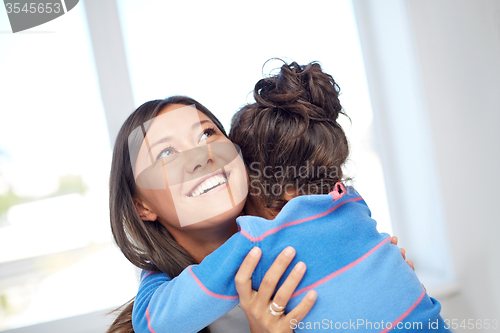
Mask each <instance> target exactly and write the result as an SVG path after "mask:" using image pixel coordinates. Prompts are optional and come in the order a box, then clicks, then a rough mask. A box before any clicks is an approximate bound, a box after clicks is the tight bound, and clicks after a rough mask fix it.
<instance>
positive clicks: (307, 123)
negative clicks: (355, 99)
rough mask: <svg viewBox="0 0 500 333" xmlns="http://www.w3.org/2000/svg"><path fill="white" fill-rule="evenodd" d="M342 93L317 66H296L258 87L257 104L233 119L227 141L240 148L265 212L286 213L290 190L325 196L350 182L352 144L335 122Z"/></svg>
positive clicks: (252, 188) (286, 67)
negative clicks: (347, 169) (345, 168)
mask: <svg viewBox="0 0 500 333" xmlns="http://www.w3.org/2000/svg"><path fill="white" fill-rule="evenodd" d="M339 91H340V89H339V86H338V85H337V83H336V82H335V81H334V80H333V78H332V76H331V75H329V74H327V73H325V72H323V71H322V69H321V66H320V65H319V64H318V63H315V62H313V63H310V64H307V65H305V66H300V65H299V64H297V63H296V62H293V63H291V64H285V65H283V66H282V67H281V69H280V71H279V73H276V74H274V75H272V76H269V77H266V78H264V79H262V80H260V81H259V82H257V84H256V85H255V88H254V98H255V103H251V104H247V105H245V106H243V107H242V108H241V109H240V110H239V111H238V112H237V113H236V114H235V115H234V116H233V119H232V122H231V133H230V135H229V139H230V140H231V141H232V142H233V143H235V144H237V145H238V146H240V148H241V152H242V154H243V160H244V161H245V163H246V165H247V171H248V175H249V178H250V194H251V195H255V196H259V197H260V199H259V200H261V202H262V204H264V205H265V206H266V207H268V208H281V207H283V205H284V204H285V203H286V200H287V199H286V198H285V193H284V191H287V189H290V188H291V189H292V194H294V195H303V194H327V193H330V192H331V191H332V190H333V189H334V188H335V184H336V183H337V182H339V181H342V180H343V179H344V180H345V179H346V178H344V176H343V173H342V165H343V164H344V162H345V161H346V159H347V157H348V155H349V143H348V141H347V137H346V135H345V133H344V130H343V129H342V127H341V126H340V124H339V123H338V122H337V118H338V116H339V114H344V115H345V113H344V111H343V110H342V106H341V105H340V101H339V98H338V97H339ZM280 170H281V171H280Z"/></svg>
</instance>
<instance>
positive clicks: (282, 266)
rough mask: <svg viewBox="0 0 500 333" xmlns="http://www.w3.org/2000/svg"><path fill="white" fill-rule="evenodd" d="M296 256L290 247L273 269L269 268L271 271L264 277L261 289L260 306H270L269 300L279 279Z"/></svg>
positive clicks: (281, 254)
mask: <svg viewBox="0 0 500 333" xmlns="http://www.w3.org/2000/svg"><path fill="white" fill-rule="evenodd" d="M294 256H295V249H294V248H293V247H291V246H288V247H287V248H285V249H284V250H283V251H281V253H280V254H279V255H278V257H276V260H274V262H273V264H272V265H271V267H269V270H268V271H267V272H266V274H265V275H264V278H263V279H262V282H261V284H260V287H259V292H258V295H259V296H258V298H259V305H260V306H266V305H268V304H269V300H270V299H271V295H272V294H273V293H274V290H275V289H276V285H277V284H278V281H279V279H280V278H281V276H282V275H283V273H284V272H285V270H286V269H287V267H288V265H290V262H292V259H293V257H294Z"/></svg>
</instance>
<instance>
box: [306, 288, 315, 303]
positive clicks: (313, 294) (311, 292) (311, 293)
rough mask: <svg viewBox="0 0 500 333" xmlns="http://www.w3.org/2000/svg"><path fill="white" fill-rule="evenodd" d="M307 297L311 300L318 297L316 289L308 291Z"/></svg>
mask: <svg viewBox="0 0 500 333" xmlns="http://www.w3.org/2000/svg"><path fill="white" fill-rule="evenodd" d="M306 297H307V299H310V300H311V301H312V300H313V299H315V298H316V291H314V290H311V291H310V292H308V293H307V296H306Z"/></svg>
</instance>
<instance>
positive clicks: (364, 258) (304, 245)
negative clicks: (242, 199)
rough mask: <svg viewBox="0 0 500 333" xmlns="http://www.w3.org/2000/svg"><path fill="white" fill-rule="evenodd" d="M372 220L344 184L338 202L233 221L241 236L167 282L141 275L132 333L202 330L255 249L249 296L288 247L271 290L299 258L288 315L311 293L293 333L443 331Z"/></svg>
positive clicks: (226, 304)
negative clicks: (300, 269) (258, 254)
mask: <svg viewBox="0 0 500 333" xmlns="http://www.w3.org/2000/svg"><path fill="white" fill-rule="evenodd" d="M370 216H371V213H370V210H369V209H368V207H367V205H366V203H365V202H364V200H363V199H362V198H361V196H360V195H359V194H358V193H357V192H356V191H355V190H354V189H353V188H351V187H348V188H347V191H346V192H345V193H344V194H343V196H341V197H340V198H337V197H335V196H332V195H331V194H329V195H309V196H299V197H296V198H293V199H292V200H290V201H289V202H288V203H287V204H286V205H285V206H284V207H283V209H282V210H281V212H280V213H279V214H278V215H277V216H276V218H275V219H274V220H266V219H263V218H259V217H254V216H242V217H239V218H238V219H237V223H238V225H239V227H240V231H239V232H238V233H236V234H235V235H233V236H232V237H231V238H230V239H229V240H228V241H227V242H226V243H224V244H223V245H222V246H221V247H219V248H218V249H217V250H216V251H214V252H213V253H211V254H210V255H208V256H207V257H206V258H205V259H204V260H203V261H202V262H201V263H200V264H198V265H191V266H189V267H188V268H186V269H185V270H184V271H183V272H182V273H181V274H180V275H179V276H177V277H175V278H173V279H171V278H169V277H168V276H167V275H166V274H163V273H158V272H147V271H144V272H143V273H142V276H141V279H142V280H141V284H140V287H139V291H138V293H137V297H136V299H135V303H134V309H133V315H132V322H133V326H134V330H135V332H136V333H151V332H156V333H167V332H175V333H182V332H186V333H188V332H197V331H199V330H200V329H202V328H203V327H205V326H208V325H209V324H210V323H212V322H214V321H215V320H216V319H218V318H219V317H221V316H222V315H224V314H225V313H227V312H228V311H229V310H231V309H232V308H233V307H235V306H236V305H237V304H238V302H239V300H238V294H237V292H236V288H235V283H234V277H235V275H236V272H237V271H238V269H239V267H240V265H241V263H242V261H243V259H244V258H245V256H246V255H247V254H248V252H249V251H250V250H251V249H252V248H253V247H254V246H258V247H260V248H261V249H262V253H263V255H262V258H261V260H260V262H259V264H258V265H257V268H256V269H255V271H254V274H253V276H252V286H253V288H254V289H255V290H257V289H258V287H259V285H260V283H261V281H262V279H263V277H264V274H265V273H266V272H267V270H268V269H269V267H270V266H271V264H272V263H273V262H274V259H275V258H276V257H277V255H278V254H279V253H280V252H281V251H282V250H283V249H284V248H285V247H287V246H293V247H294V248H295V249H296V255H295V258H294V260H293V262H292V263H291V264H290V266H289V267H288V269H287V270H286V272H285V274H284V275H283V277H282V278H281V280H280V282H279V284H278V288H279V286H281V284H282V283H283V282H284V280H285V279H286V277H287V276H288V274H289V273H290V271H291V269H292V268H293V267H294V266H295V264H296V263H297V262H299V261H303V262H304V263H305V264H306V265H307V271H306V274H305V275H304V278H303V279H302V281H301V282H300V284H299V286H298V287H297V289H296V291H295V293H294V294H293V295H292V298H291V299H290V301H289V302H288V304H287V306H286V308H285V312H286V313H287V312H289V311H291V310H292V309H293V308H294V307H295V306H297V304H299V302H300V301H301V300H302V298H303V297H304V296H305V294H306V293H307V291H308V290H310V289H314V290H316V291H317V293H318V297H317V300H316V303H315V305H314V306H313V308H312V309H311V311H310V312H309V313H308V314H307V316H306V317H305V318H304V319H303V320H302V321H301V322H291V323H290V327H291V328H292V329H294V331H295V332H313V331H322V330H335V331H351V330H352V331H353V332H354V331H358V332H388V331H390V330H391V328H392V329H394V330H404V331H410V332H449V330H447V329H445V328H444V322H443V320H442V318H441V316H440V314H439V312H440V309H441V306H440V304H439V302H438V301H436V300H435V299H433V298H430V297H429V296H427V294H426V292H425V289H424V288H423V287H422V285H421V283H420V282H419V280H418V278H417V276H416V275H415V273H414V272H413V270H412V269H411V268H410V266H409V265H408V264H407V263H406V262H405V261H404V260H403V258H402V257H401V253H400V251H399V248H398V247H397V246H394V245H392V244H390V236H389V235H387V234H380V233H379V232H378V231H377V229H376V222H375V220H373V219H372V218H371V217H370Z"/></svg>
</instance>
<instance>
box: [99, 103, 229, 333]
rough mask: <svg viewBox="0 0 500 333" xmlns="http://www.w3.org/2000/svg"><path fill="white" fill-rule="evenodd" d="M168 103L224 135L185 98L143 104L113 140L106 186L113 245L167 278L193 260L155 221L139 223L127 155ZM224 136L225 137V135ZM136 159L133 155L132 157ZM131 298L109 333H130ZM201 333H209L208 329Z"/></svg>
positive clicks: (138, 262)
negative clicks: (137, 132) (137, 134)
mask: <svg viewBox="0 0 500 333" xmlns="http://www.w3.org/2000/svg"><path fill="white" fill-rule="evenodd" d="M171 104H182V105H194V106H195V107H196V109H197V110H199V111H200V112H202V113H203V114H205V115H206V116H207V117H208V118H209V119H210V120H211V121H213V122H214V124H215V125H216V126H217V127H218V128H219V129H220V131H221V132H222V133H223V134H224V135H226V132H225V131H224V128H223V127H222V124H221V123H220V122H219V120H218V119H217V118H216V117H215V116H214V115H213V114H212V113H211V112H210V111H209V110H208V109H207V108H206V107H204V106H203V105H201V104H200V103H198V102H197V101H195V100H194V99H192V98H189V97H186V96H172V97H169V98H167V99H163V100H154V101H149V102H146V103H144V104H142V105H141V106H140V107H138V108H137V110H135V111H134V112H133V113H132V114H131V115H130V116H129V117H128V118H127V120H126V121H125V123H124V124H123V125H122V127H121V129H120V132H119V133H118V136H117V138H116V142H115V146H114V150H113V159H112V163H111V175H110V184H109V210H110V219H111V230H112V233H113V237H114V239H115V242H116V244H117V245H118V247H119V248H120V250H121V251H122V252H123V254H124V255H125V257H126V258H127V259H128V260H129V261H130V262H131V263H132V264H134V265H135V266H137V267H139V268H141V269H145V270H148V271H157V272H163V273H166V274H167V275H168V276H169V277H170V278H174V277H176V276H177V275H179V274H180V273H181V272H182V271H183V270H184V269H185V268H186V267H187V266H189V265H191V264H196V263H197V262H196V260H195V259H194V258H193V257H192V256H191V255H190V254H189V253H188V252H187V251H186V250H185V249H184V248H183V247H182V246H180V245H179V244H178V243H177V242H176V241H175V239H174V238H173V237H172V235H170V233H169V232H168V231H167V229H166V228H165V227H164V226H163V225H162V224H161V223H158V222H156V221H142V220H141V218H140V217H139V214H138V213H137V210H136V208H135V205H134V201H133V198H134V197H135V196H137V194H138V193H137V188H136V184H135V179H134V175H133V170H132V166H131V162H130V159H131V156H130V155H129V141H128V138H129V135H130V134H131V133H132V131H133V130H134V129H136V128H137V127H138V126H141V125H142V124H144V123H145V122H146V121H148V120H150V119H153V118H154V117H156V116H157V115H158V113H159V112H160V111H161V110H163V109H164V108H165V107H166V106H168V105H171ZM226 136H227V135H226ZM132 158H133V159H135V157H134V156H132ZM133 305H134V300H133V299H132V300H131V301H129V302H128V303H126V304H124V305H123V306H122V307H120V308H118V309H117V310H116V311H120V313H119V315H118V316H117V318H116V319H115V321H114V322H113V324H112V325H111V326H110V328H109V329H108V333H132V332H134V330H133V327H132V309H133ZM200 332H209V329H208V327H206V328H204V329H203V330H201V331H200Z"/></svg>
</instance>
